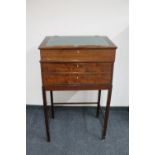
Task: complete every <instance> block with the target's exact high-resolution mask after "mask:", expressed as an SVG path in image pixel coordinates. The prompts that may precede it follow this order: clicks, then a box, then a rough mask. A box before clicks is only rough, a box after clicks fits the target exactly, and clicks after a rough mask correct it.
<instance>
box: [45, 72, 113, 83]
mask: <svg viewBox="0 0 155 155" xmlns="http://www.w3.org/2000/svg"><path fill="white" fill-rule="evenodd" d="M110 83H111V73H102V74H91V73H90V74H88V73H87V74H74V73H73V74H64V73H62V74H61V73H60V74H52V73H44V74H43V85H44V86H48V85H52V84H110Z"/></svg>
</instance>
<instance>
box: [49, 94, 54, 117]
mask: <svg viewBox="0 0 155 155" xmlns="http://www.w3.org/2000/svg"><path fill="white" fill-rule="evenodd" d="M50 96H51V115H52V118H54V103H53V91H50Z"/></svg>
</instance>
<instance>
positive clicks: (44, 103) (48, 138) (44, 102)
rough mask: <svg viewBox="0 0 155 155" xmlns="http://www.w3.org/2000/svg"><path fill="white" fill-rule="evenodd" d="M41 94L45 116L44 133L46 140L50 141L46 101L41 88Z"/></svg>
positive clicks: (44, 92) (44, 93)
mask: <svg viewBox="0 0 155 155" xmlns="http://www.w3.org/2000/svg"><path fill="white" fill-rule="evenodd" d="M42 95H43V105H44V106H43V107H44V117H45V127H46V135H47V141H48V142H50V133H49V122H48V112H47V108H48V107H47V101H46V91H45V90H44V89H43V88H42Z"/></svg>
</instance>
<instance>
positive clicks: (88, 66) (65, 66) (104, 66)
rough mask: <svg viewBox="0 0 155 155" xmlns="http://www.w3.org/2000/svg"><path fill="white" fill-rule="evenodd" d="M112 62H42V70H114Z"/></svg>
mask: <svg viewBox="0 0 155 155" xmlns="http://www.w3.org/2000/svg"><path fill="white" fill-rule="evenodd" d="M112 66H113V64H112V63H41V69H42V72H80V73H85V72H103V73H109V72H110V73H111V72H112Z"/></svg>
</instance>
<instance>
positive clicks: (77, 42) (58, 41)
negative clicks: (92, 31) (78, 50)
mask: <svg viewBox="0 0 155 155" xmlns="http://www.w3.org/2000/svg"><path fill="white" fill-rule="evenodd" d="M111 44H112V43H111V42H110V40H109V39H108V38H107V37H98V36H96V37H90V36H88V37H83V36H81V37H80V36H79V37H77V36H76V37H72V36H70V37H66V36H64V37H63V36H62V37H49V39H48V41H47V44H46V46H66V45H72V46H83V45H95V46H108V45H111Z"/></svg>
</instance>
